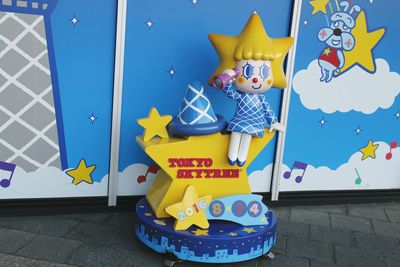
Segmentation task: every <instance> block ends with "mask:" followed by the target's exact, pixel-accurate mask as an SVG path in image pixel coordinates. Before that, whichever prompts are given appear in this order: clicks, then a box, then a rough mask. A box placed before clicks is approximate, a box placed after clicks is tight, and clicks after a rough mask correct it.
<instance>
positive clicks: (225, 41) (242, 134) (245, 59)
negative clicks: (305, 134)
mask: <svg viewBox="0 0 400 267" xmlns="http://www.w3.org/2000/svg"><path fill="white" fill-rule="evenodd" d="M209 37H210V40H211V42H212V44H213V45H214V47H215V48H216V50H217V52H218V54H219V56H220V59H221V60H220V65H219V67H218V68H217V70H216V71H215V73H214V75H213V76H212V77H211V79H210V83H211V84H212V85H214V86H215V87H217V88H220V89H222V90H223V92H224V93H225V94H226V96H228V97H229V98H231V99H233V100H236V102H237V106H236V112H235V115H234V117H233V119H232V120H231V121H230V122H229V124H228V131H231V132H232V133H231V139H230V145H229V152H228V161H229V163H230V164H231V165H234V164H235V163H237V165H239V166H243V165H244V164H245V162H246V158H247V154H248V150H249V147H250V142H251V139H252V136H259V137H262V136H263V135H264V128H265V127H266V126H268V125H269V126H270V131H272V130H278V131H284V130H285V127H284V126H283V125H282V124H280V123H279V122H278V119H277V117H276V116H275V114H274V112H273V111H272V109H271V107H270V105H269V104H268V102H267V100H266V98H265V96H264V95H263V94H262V93H264V92H265V91H267V90H268V89H270V88H271V87H272V86H275V87H279V88H284V87H285V86H286V79H285V74H284V72H283V68H282V62H283V60H284V58H285V56H286V54H287V52H288V50H289V48H290V46H291V45H292V43H293V39H292V38H291V37H288V38H280V39H272V38H269V36H268V35H267V33H266V32H265V29H264V26H263V25H262V22H261V18H260V17H259V16H258V14H257V13H254V14H253V15H252V16H251V17H250V19H249V21H248V23H247V25H246V26H245V28H244V29H243V31H242V32H241V33H240V35H239V36H224V35H217V34H211V35H210V36H209ZM233 68H235V69H233ZM222 70H223V72H222V73H221V71H222ZM235 87H236V88H235Z"/></svg>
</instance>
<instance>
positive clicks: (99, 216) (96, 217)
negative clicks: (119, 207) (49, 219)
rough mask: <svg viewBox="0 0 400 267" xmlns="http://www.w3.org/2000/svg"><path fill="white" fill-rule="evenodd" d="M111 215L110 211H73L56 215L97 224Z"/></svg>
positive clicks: (103, 221)
mask: <svg viewBox="0 0 400 267" xmlns="http://www.w3.org/2000/svg"><path fill="white" fill-rule="evenodd" d="M112 216H113V213H111V212H104V213H73V214H63V215H58V217H60V218H67V219H73V220H78V221H82V222H92V223H97V224H103V223H105V222H106V221H107V220H109V219H110V218H111V217H112Z"/></svg>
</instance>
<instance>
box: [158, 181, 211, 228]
mask: <svg viewBox="0 0 400 267" xmlns="http://www.w3.org/2000/svg"><path fill="white" fill-rule="evenodd" d="M210 202H211V195H206V196H203V197H199V196H198V195H197V191H196V188H195V187H194V186H193V185H189V186H188V187H187V188H186V190H185V194H184V195H183V200H182V201H181V202H178V203H175V204H172V205H170V206H168V207H166V208H165V211H166V212H167V213H168V214H169V215H171V216H172V217H174V218H175V219H176V222H175V225H174V229H175V230H186V229H188V228H189V227H190V226H192V225H193V224H194V225H197V226H198V227H200V228H204V229H207V228H208V227H209V226H210V224H209V223H208V220H207V216H206V213H205V212H204V210H205V209H206V208H207V207H208V205H209V204H210Z"/></svg>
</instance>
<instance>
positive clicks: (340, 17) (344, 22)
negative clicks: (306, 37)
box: [318, 12, 355, 51]
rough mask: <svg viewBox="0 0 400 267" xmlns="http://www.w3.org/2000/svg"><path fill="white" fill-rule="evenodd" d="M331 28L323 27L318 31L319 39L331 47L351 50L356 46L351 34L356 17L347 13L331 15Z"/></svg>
mask: <svg viewBox="0 0 400 267" xmlns="http://www.w3.org/2000/svg"><path fill="white" fill-rule="evenodd" d="M331 20H332V23H331V25H330V27H329V28H323V29H321V30H320V31H319V32H318V39H319V40H320V41H322V42H325V43H326V44H327V45H329V46H330V47H335V48H339V49H344V50H346V51H350V50H352V49H353V48H354V45H355V41H354V37H353V35H352V34H351V30H352V29H353V28H354V19H353V18H352V17H351V16H350V15H349V14H347V13H343V12H339V13H335V14H333V15H332V17H331Z"/></svg>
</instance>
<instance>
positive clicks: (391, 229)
mask: <svg viewBox="0 0 400 267" xmlns="http://www.w3.org/2000/svg"><path fill="white" fill-rule="evenodd" d="M372 225H373V227H374V231H375V233H377V234H381V235H386V236H394V237H397V238H400V224H399V223H393V222H384V221H372Z"/></svg>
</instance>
